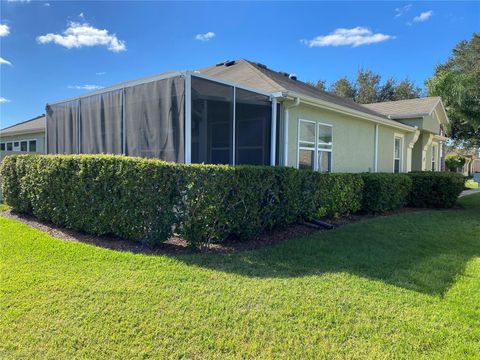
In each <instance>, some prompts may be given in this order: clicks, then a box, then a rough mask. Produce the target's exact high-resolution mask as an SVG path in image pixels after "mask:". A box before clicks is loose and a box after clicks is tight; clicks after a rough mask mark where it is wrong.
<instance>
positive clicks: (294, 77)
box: [288, 74, 297, 80]
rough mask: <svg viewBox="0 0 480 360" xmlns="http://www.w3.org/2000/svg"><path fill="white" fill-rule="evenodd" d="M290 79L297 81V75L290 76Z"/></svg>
mask: <svg viewBox="0 0 480 360" xmlns="http://www.w3.org/2000/svg"><path fill="white" fill-rule="evenodd" d="M288 78H289V79H292V80H297V75H295V74H290V75H288Z"/></svg>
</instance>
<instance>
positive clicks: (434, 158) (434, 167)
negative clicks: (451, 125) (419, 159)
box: [432, 145, 437, 171]
mask: <svg viewBox="0 0 480 360" xmlns="http://www.w3.org/2000/svg"><path fill="white" fill-rule="evenodd" d="M435 170H437V145H432V171H435Z"/></svg>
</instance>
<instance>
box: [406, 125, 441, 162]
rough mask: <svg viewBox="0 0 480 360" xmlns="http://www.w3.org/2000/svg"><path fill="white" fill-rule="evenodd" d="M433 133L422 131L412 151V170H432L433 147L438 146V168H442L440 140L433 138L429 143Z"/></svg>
mask: <svg viewBox="0 0 480 360" xmlns="http://www.w3.org/2000/svg"><path fill="white" fill-rule="evenodd" d="M430 136H431V134H430V133H427V132H422V133H421V134H420V136H419V138H418V141H417V142H416V143H415V146H414V148H413V152H412V170H413V171H430V170H431V169H432V148H433V146H436V147H437V149H436V150H437V157H436V160H437V161H436V165H435V166H436V169H435V171H439V170H440V146H441V144H440V142H439V141H438V140H435V139H432V140H431V142H430V143H429V139H430Z"/></svg>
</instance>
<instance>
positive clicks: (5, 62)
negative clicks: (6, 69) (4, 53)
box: [0, 57, 12, 66]
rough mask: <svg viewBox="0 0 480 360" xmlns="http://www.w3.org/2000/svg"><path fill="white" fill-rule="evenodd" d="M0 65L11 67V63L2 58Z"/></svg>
mask: <svg viewBox="0 0 480 360" xmlns="http://www.w3.org/2000/svg"><path fill="white" fill-rule="evenodd" d="M0 65H10V66H12V63H11V62H10V61H8V60H6V59H4V58H2V57H0Z"/></svg>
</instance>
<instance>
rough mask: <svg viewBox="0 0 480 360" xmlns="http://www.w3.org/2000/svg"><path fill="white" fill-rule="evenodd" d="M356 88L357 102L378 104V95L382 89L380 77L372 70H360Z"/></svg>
mask: <svg viewBox="0 0 480 360" xmlns="http://www.w3.org/2000/svg"><path fill="white" fill-rule="evenodd" d="M356 88H357V96H356V97H355V101H356V102H358V103H360V104H370V103H374V102H377V98H378V96H377V94H378V90H379V88H380V75H378V74H375V73H374V72H373V71H371V70H364V69H360V70H358V74H357V83H356Z"/></svg>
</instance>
